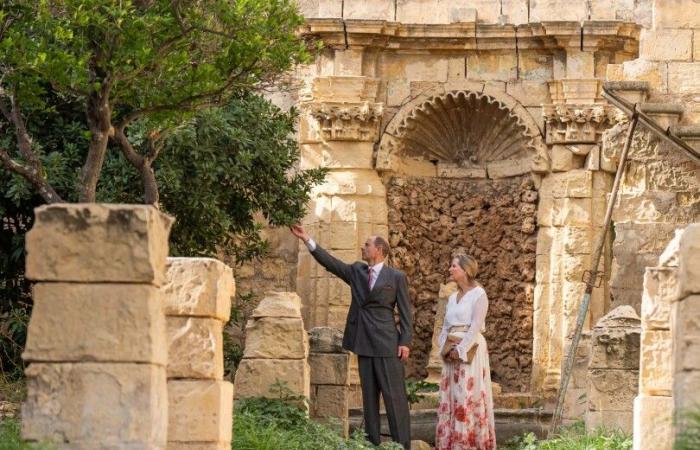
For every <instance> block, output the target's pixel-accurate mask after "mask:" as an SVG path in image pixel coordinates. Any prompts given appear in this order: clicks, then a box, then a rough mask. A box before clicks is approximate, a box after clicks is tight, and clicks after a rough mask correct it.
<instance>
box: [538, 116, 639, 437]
mask: <svg viewBox="0 0 700 450" xmlns="http://www.w3.org/2000/svg"><path fill="white" fill-rule="evenodd" d="M637 109H638V108H637V105H634V107H633V112H632V117H631V120H630V127H629V130H628V131H627V140H626V141H625V146H624V147H623V149H622V153H621V154H620V162H619V163H618V165H617V172H616V173H615V182H614V183H613V187H612V192H611V193H610V200H609V201H608V204H607V208H606V211H605V222H604V225H603V229H602V231H601V233H600V236H598V242H597V243H596V246H595V252H594V253H593V259H592V260H591V270H589V271H587V272H585V273H584V281H585V283H586V290H585V292H584V294H583V299H582V300H581V305H580V306H579V309H578V317H577V319H576V329H575V330H574V337H573V340H572V341H571V345H570V346H569V352H568V354H567V355H566V363H565V366H564V371H563V373H562V378H561V385H560V387H559V395H558V397H557V406H556V408H555V410H554V415H553V416H552V422H551V424H550V426H549V433H548V436H549V437H551V436H552V435H553V434H554V432H555V431H556V429H557V427H558V426H559V422H560V420H561V414H562V410H563V409H564V398H565V397H566V388H567V387H568V386H569V379H570V378H571V371H572V369H573V367H574V359H575V358H576V349H577V348H578V343H579V340H580V339H581V332H582V331H583V323H584V321H585V320H586V314H587V313H588V304H589V303H590V301H591V293H592V292H593V288H594V287H595V284H596V279H597V278H598V275H599V272H598V265H599V263H600V257H601V255H602V254H603V248H604V247H605V239H606V237H607V235H608V230H609V229H610V222H611V220H612V211H613V207H614V205H615V201H616V200H617V193H618V191H619V189H620V183H621V181H622V176H623V175H624V172H625V165H626V163H627V154H628V153H629V149H630V145H631V144H632V138H633V137H634V130H635V128H636V127H637V122H638V121H639V114H638V110H637Z"/></svg>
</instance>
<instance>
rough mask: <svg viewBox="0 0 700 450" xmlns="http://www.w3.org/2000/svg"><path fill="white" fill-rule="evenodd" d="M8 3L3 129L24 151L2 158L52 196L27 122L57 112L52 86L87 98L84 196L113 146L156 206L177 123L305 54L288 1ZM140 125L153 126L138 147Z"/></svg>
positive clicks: (1, 38) (271, 77)
mask: <svg viewBox="0 0 700 450" xmlns="http://www.w3.org/2000/svg"><path fill="white" fill-rule="evenodd" d="M0 8H1V9H0V61H2V64H0V113H1V114H2V117H3V118H4V123H2V122H0V126H5V127H7V128H11V129H12V130H13V132H14V142H13V143H12V144H14V147H16V151H14V152H13V151H11V150H10V147H7V146H3V147H0V161H1V162H2V164H3V165H4V167H5V168H7V169H8V170H11V171H13V172H14V173H17V174H19V175H20V176H22V177H24V178H25V179H26V180H27V181H28V182H29V183H31V185H32V186H33V187H34V188H35V189H36V190H37V192H38V193H39V194H40V195H41V196H42V198H43V199H44V201H46V202H49V203H52V202H57V201H62V200H63V198H62V197H61V195H59V193H58V192H57V191H56V189H55V187H54V186H52V185H51V184H50V183H49V181H48V177H47V173H46V168H45V167H44V165H43V163H42V158H41V153H40V149H38V148H37V146H36V144H35V142H34V139H33V137H32V135H31V134H30V133H29V131H28V129H27V117H31V116H32V115H33V114H36V113H37V111H45V110H46V109H47V108H50V105H49V104H48V103H47V102H46V96H47V95H48V93H49V91H50V93H51V94H52V95H56V96H58V97H60V98H63V99H70V100H77V101H80V102H81V103H82V105H83V106H82V109H83V112H84V115H85V118H86V126H87V130H86V131H87V133H85V135H86V136H87V138H88V151H87V154H86V155H85V159H84V161H83V162H82V169H81V174H80V179H79V183H78V186H76V189H77V191H78V196H77V198H78V201H81V202H94V201H95V200H96V192H97V185H98V180H99V178H100V174H101V171H102V168H103V164H104V161H105V157H106V154H107V148H108V144H109V143H110V142H112V143H114V144H115V145H116V146H117V147H118V148H119V150H120V151H121V153H122V154H123V155H124V157H125V158H126V160H127V161H128V162H129V163H130V164H131V166H132V167H134V168H135V169H136V171H137V172H138V174H139V178H140V182H141V184H142V186H143V190H144V201H145V202H146V203H153V204H157V203H158V199H159V191H158V185H157V179H156V175H155V172H154V165H153V164H154V161H155V160H156V159H157V158H158V156H159V154H160V152H161V150H162V149H163V145H164V142H165V140H166V139H167V137H168V135H169V134H170V133H171V132H172V130H173V129H175V128H176V127H177V126H178V125H180V124H182V123H184V122H186V121H187V120H188V119H189V118H190V117H192V115H193V113H194V112H195V111H197V110H200V109H206V108H210V107H212V106H220V105H223V104H225V103H226V102H227V101H228V100H229V99H231V98H233V97H235V96H237V95H238V96H240V95H243V94H245V93H246V92H249V91H251V90H258V91H259V90H261V89H264V88H266V87H268V86H270V85H271V84H272V83H274V82H276V81H279V79H280V77H281V76H282V74H284V73H285V71H287V70H289V69H290V68H291V67H293V66H294V65H295V64H297V63H300V62H304V61H306V60H307V59H308V51H307V45H306V43H305V42H303V41H301V40H300V39H299V38H298V37H297V36H296V35H295V31H296V29H297V28H298V27H299V26H300V25H301V23H302V20H303V19H302V18H301V17H300V16H299V14H298V13H297V11H296V7H295V5H294V3H293V2H292V1H290V0H236V1H231V0H134V1H129V0H6V1H5V2H4V3H3V6H2V7H0ZM134 129H139V130H147V131H146V132H145V133H142V134H141V136H145V139H144V140H143V141H142V142H140V141H139V143H140V144H141V145H140V146H139V145H136V144H137V141H135V134H134ZM76 138H77V137H76ZM13 153H15V154H16V155H15V156H12V155H13Z"/></svg>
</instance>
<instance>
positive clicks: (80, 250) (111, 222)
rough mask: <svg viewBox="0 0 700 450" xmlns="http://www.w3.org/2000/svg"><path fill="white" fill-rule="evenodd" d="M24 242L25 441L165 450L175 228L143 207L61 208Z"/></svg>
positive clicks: (43, 212) (41, 214) (43, 214)
mask: <svg viewBox="0 0 700 450" xmlns="http://www.w3.org/2000/svg"><path fill="white" fill-rule="evenodd" d="M35 217H36V218H35V223H34V227H33V228H32V229H31V230H30V231H29V233H27V241H26V250H27V271H26V274H27V277H28V278H29V279H31V280H35V281H37V283H36V284H35V285H34V290H33V297H34V310H33V313H32V318H31V321H30V323H29V328H28V334H27V345H26V348H25V352H24V354H23V357H24V359H25V361H27V362H28V363H29V366H28V367H27V369H26V371H25V373H26V376H27V400H26V402H25V403H24V405H23V409H22V435H23V437H24V439H26V440H28V441H49V442H52V443H53V444H54V445H55V446H56V447H57V448H60V449H68V448H70V449H76V448H129V449H144V450H145V449H164V448H165V445H166V433H167V424H168V423H167V420H168V397H167V391H166V372H165V365H166V363H167V344H166V331H165V315H164V310H163V302H162V297H161V291H160V290H159V286H160V285H161V284H162V283H163V282H164V281H165V261H166V257H167V254H168V234H169V231H170V226H171V224H172V219H171V218H170V217H169V216H166V215H165V214H162V213H161V212H159V211H158V210H157V209H155V208H153V207H151V206H145V205H106V204H94V203H93V204H54V205H46V206H42V207H39V208H37V209H36V210H35Z"/></svg>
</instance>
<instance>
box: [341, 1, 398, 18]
mask: <svg viewBox="0 0 700 450" xmlns="http://www.w3.org/2000/svg"><path fill="white" fill-rule="evenodd" d="M343 18H345V19H366V20H388V21H390V22H393V21H394V0H345V2H344V6H343Z"/></svg>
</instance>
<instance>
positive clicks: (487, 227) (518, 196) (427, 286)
mask: <svg viewBox="0 0 700 450" xmlns="http://www.w3.org/2000/svg"><path fill="white" fill-rule="evenodd" d="M387 198H388V205H389V230H390V235H389V239H390V241H391V245H392V247H393V250H392V251H393V256H392V262H393V264H394V265H395V266H396V267H398V268H399V269H401V270H404V271H405V272H406V274H407V275H408V280H409V284H410V297H411V302H412V304H413V306H414V308H415V316H414V317H415V320H414V333H415V338H414V345H413V357H412V358H411V363H409V370H408V372H409V375H412V376H418V377H424V376H425V375H426V365H427V363H428V357H429V353H430V344H431V336H432V332H433V322H434V318H435V311H436V306H437V298H438V290H439V288H440V284H442V283H444V282H445V280H446V278H447V276H448V273H447V268H448V266H449V261H450V257H451V255H452V254H453V253H455V252H456V251H459V250H463V251H465V252H467V253H469V254H471V255H473V256H474V257H475V258H476V259H477V260H478V262H479V265H480V270H479V276H478V278H479V281H480V282H481V283H482V284H483V286H484V288H485V289H486V292H487V293H488V295H489V299H490V303H489V313H488V316H487V320H486V334H485V337H486V340H487V342H488V345H489V355H490V359H491V369H492V372H493V378H494V381H495V382H497V383H500V384H502V386H503V388H504V389H505V390H509V391H525V390H527V389H528V388H529V381H530V373H531V365H532V305H533V286H534V279H535V250H536V249H535V246H536V233H535V231H536V220H535V217H536V209H537V191H535V190H534V187H533V183H532V181H531V180H530V179H529V178H526V177H514V178H507V179H500V180H486V179H475V180H466V179H437V178H417V177H411V178H399V177H395V178H393V179H392V180H391V181H390V182H389V186H388V192H387Z"/></svg>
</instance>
